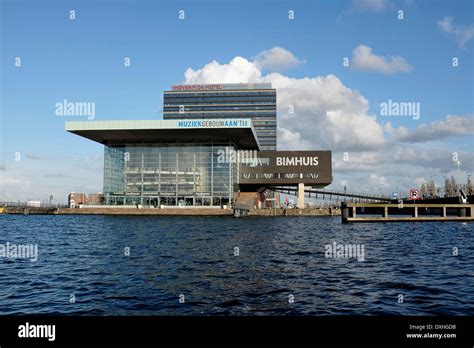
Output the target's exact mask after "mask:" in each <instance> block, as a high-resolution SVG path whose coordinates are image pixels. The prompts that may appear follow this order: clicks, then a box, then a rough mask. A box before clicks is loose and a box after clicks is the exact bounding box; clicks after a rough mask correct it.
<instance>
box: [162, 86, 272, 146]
mask: <svg viewBox="0 0 474 348" xmlns="http://www.w3.org/2000/svg"><path fill="white" fill-rule="evenodd" d="M198 86H199V87H200V88H199V89H196V90H192V87H193V85H186V86H185V87H188V88H189V89H191V90H186V91H183V90H175V91H166V92H165V94H164V99H163V118H164V119H165V120H167V119H201V118H205V119H212V118H250V119H252V123H253V127H254V128H255V132H256V134H257V138H258V141H259V143H260V146H261V149H262V150H276V146H277V119H276V90H275V89H271V88H255V87H254V88H248V89H246V88H245V86H246V85H245V84H243V85H242V86H240V89H226V88H235V87H232V86H234V85H231V86H227V85H225V84H223V85H217V86H223V88H224V89H219V90H214V89H208V90H206V89H205V85H204V86H202V85H198ZM209 86H210V87H209V88H211V87H212V88H215V86H216V85H209ZM251 86H254V85H253V84H251ZM267 87H271V86H267Z"/></svg>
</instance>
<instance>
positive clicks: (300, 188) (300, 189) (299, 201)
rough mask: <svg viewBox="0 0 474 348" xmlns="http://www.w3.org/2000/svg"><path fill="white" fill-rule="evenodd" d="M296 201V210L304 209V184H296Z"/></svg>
mask: <svg viewBox="0 0 474 348" xmlns="http://www.w3.org/2000/svg"><path fill="white" fill-rule="evenodd" d="M296 197H297V200H296V208H298V209H303V208H304V184H303V183H298V193H297V196H296Z"/></svg>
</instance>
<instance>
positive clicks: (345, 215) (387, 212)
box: [341, 202, 474, 223]
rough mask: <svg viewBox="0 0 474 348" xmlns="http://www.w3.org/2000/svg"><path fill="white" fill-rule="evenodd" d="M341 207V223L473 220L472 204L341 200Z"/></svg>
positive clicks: (473, 209) (473, 208) (473, 210)
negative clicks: (353, 201)
mask: <svg viewBox="0 0 474 348" xmlns="http://www.w3.org/2000/svg"><path fill="white" fill-rule="evenodd" d="M341 209H342V213H341V217H342V223H350V222H397V221H398V222H401V221H403V222H415V221H474V204H390V203H376V204H370V203H345V202H343V203H342V204H341ZM374 215H379V216H374Z"/></svg>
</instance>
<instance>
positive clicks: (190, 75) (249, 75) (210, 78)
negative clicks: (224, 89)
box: [184, 57, 261, 84]
mask: <svg viewBox="0 0 474 348" xmlns="http://www.w3.org/2000/svg"><path fill="white" fill-rule="evenodd" d="M184 76H185V78H186V83H190V84H192V83H197V84H199V83H214V82H219V83H245V82H249V81H258V80H260V77H261V72H260V70H259V69H258V68H257V66H256V65H255V63H253V62H250V61H248V60H247V59H245V58H242V57H235V58H234V59H232V60H231V61H230V62H229V63H228V64H220V63H218V62H216V61H215V60H214V61H212V62H211V63H209V64H206V65H205V66H203V67H202V68H201V69H198V70H193V69H191V68H189V69H187V70H186V72H185V73H184Z"/></svg>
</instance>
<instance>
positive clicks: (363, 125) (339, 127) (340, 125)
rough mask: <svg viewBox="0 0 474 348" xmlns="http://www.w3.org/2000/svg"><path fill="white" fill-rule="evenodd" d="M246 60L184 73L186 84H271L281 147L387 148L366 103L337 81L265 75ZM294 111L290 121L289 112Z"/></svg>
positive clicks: (238, 59) (331, 77) (332, 79)
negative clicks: (383, 145)
mask: <svg viewBox="0 0 474 348" xmlns="http://www.w3.org/2000/svg"><path fill="white" fill-rule="evenodd" d="M260 69H261V68H260V67H259V66H258V64H257V63H256V62H251V61H248V60H247V59H245V58H242V57H236V58H234V59H232V60H231V61H230V62H229V63H228V64H220V63H218V62H216V61H213V62H212V63H209V64H207V65H205V66H204V67H202V68H201V69H197V70H193V69H191V68H189V69H187V70H186V73H185V83H225V82H234V83H235V82H242V83H245V82H270V83H272V86H273V87H274V88H276V89H277V91H278V92H277V93H278V94H277V102H278V105H277V109H278V126H279V128H280V129H279V136H280V144H279V146H281V145H284V146H285V147H286V146H290V147H291V148H294V147H295V146H296V145H295V144H297V145H298V146H301V147H303V148H322V149H325V148H328V149H349V148H350V149H352V150H359V149H367V148H376V147H378V146H380V145H382V144H383V143H384V135H383V128H382V127H381V126H380V125H379V124H378V123H377V121H376V120H375V116H371V115H368V114H367V112H368V104H369V103H368V101H367V100H366V99H365V98H364V97H363V96H362V95H361V94H360V93H359V92H358V91H356V90H352V89H350V88H348V87H347V86H345V85H344V84H343V83H342V82H341V80H339V79H338V78H337V77H336V76H334V75H328V76H316V77H305V78H291V77H288V76H285V75H282V74H280V73H271V74H267V75H262V73H261V70H260ZM290 105H292V106H293V107H294V111H295V112H294V114H292V115H290V114H289V112H288V110H289V106H290Z"/></svg>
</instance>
